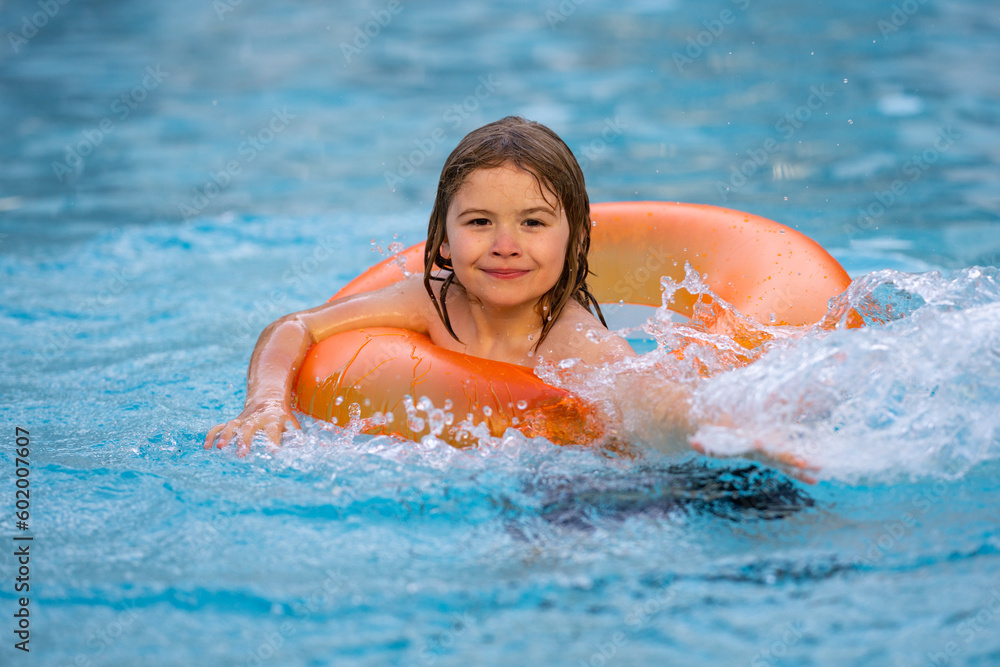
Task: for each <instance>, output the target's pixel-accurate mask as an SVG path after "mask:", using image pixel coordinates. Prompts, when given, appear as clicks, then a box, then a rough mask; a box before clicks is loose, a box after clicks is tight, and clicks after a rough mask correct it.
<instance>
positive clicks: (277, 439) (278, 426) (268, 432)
mask: <svg viewBox="0 0 1000 667" xmlns="http://www.w3.org/2000/svg"><path fill="white" fill-rule="evenodd" d="M284 426H285V425H284V422H271V423H270V424H268V425H267V427H266V428H264V429H263V431H264V437H265V438H267V439H268V440H269V441H270V442H271V444H272V445H274V446H275V447H279V446H281V432H282V430H283V429H284Z"/></svg>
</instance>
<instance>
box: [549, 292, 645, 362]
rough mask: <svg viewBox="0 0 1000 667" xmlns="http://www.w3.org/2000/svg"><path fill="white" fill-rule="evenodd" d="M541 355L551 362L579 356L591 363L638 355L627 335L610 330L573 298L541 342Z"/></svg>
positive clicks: (578, 357)
mask: <svg viewBox="0 0 1000 667" xmlns="http://www.w3.org/2000/svg"><path fill="white" fill-rule="evenodd" d="M541 356H542V358H543V359H545V360H546V361H552V362H559V361H563V360H565V359H579V360H581V361H582V362H583V363H585V364H588V365H600V364H604V363H608V362H612V361H618V360H619V359H623V358H625V357H634V356H636V354H635V351H634V350H633V349H632V347H631V346H630V345H629V344H628V342H627V341H626V340H625V339H624V338H622V337H621V336H619V335H618V334H616V333H614V332H612V331H609V330H608V329H607V328H606V327H605V326H604V325H603V324H601V321H600V320H599V319H597V318H596V317H595V316H594V314H593V313H591V312H590V311H589V310H587V309H586V308H584V307H583V306H581V305H580V304H579V303H577V302H576V301H570V302H569V303H567V304H566V307H565V308H564V309H563V312H562V314H561V315H560V316H559V320H558V321H557V322H556V323H555V325H554V326H553V327H552V330H551V331H550V332H549V335H548V336H546V338H545V341H544V342H543V343H542V350H541Z"/></svg>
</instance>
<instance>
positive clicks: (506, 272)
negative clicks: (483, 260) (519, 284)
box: [483, 269, 528, 280]
mask: <svg viewBox="0 0 1000 667" xmlns="http://www.w3.org/2000/svg"><path fill="white" fill-rule="evenodd" d="M483 273H486V274H487V275H489V276H492V277H493V278H499V279H500V280H513V279H514V278H520V277H521V276H526V275H528V270H527V269H483Z"/></svg>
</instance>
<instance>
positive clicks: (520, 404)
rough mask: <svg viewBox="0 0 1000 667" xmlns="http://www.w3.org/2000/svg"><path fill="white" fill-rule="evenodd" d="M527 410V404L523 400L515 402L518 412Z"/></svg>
mask: <svg viewBox="0 0 1000 667" xmlns="http://www.w3.org/2000/svg"><path fill="white" fill-rule="evenodd" d="M527 408H528V402H527V401H526V400H524V399H523V398H522V399H521V400H520V401H518V402H517V409H518V410H526V409H527Z"/></svg>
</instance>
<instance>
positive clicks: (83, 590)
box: [0, 0, 1000, 666]
mask: <svg viewBox="0 0 1000 667" xmlns="http://www.w3.org/2000/svg"><path fill="white" fill-rule="evenodd" d="M224 3H226V0H221V1H220V2H215V3H213V2H209V1H207V0H200V1H197V2H196V1H194V0H180V1H175V2H150V1H147V2H128V1H122V2H114V3H112V2H97V1H93V2H87V1H85V0H70V1H69V2H67V3H65V4H58V3H51V5H46V4H45V3H36V2H28V1H8V2H4V3H2V4H0V38H2V39H0V41H2V42H3V43H2V44H0V127H2V128H3V132H2V135H0V136H2V139H0V164H2V167H0V275H2V276H3V278H2V282H0V295H2V296H0V336H2V339H3V341H4V347H3V353H2V355H0V371H2V372H0V389H2V395H3V398H4V400H3V402H2V404H0V414H2V415H3V419H2V420H0V422H2V424H3V425H4V429H6V430H5V433H4V434H3V436H2V443H3V446H2V447H0V452H2V454H0V489H2V493H0V495H2V499H0V505H2V507H3V517H4V523H3V530H2V531H0V533H2V539H3V540H5V541H6V543H5V544H4V545H3V546H2V547H0V553H2V554H3V556H2V558H0V562H2V568H0V571H2V573H3V578H2V581H3V585H2V588H0V608H2V614H0V615H2V617H3V618H4V619H5V620H4V621H3V623H2V624H0V626H2V632H0V637H2V641H0V656H2V657H0V662H3V664H21V663H24V664H28V662H29V661H30V662H32V663H33V664H44V665H139V664H162V665H193V664H199V665H217V664H218V665H237V664H239V665H243V664H246V665H260V664H280V665H326V664H338V665H339V664H351V665H390V664H400V665H470V664H476V665H512V664H539V665H574V666H576V665H594V666H600V665H652V664H682V665H701V664H705V665H707V664H748V665H754V666H758V665H778V664H823V665H829V664H838V665H841V664H842V665H859V664H873V665H874V664H877V665H921V664H924V665H933V664H960V665H988V664H998V663H1000V530H998V524H1000V510H998V508H1000V483H998V481H997V479H998V477H1000V418H998V417H997V405H998V403H1000V288H998V284H1000V274H998V269H997V268H996V267H997V266H998V265H1000V214H998V212H1000V194H998V193H1000V177H998V171H997V168H996V165H997V162H998V160H1000V101H998V100H1000V97H998V95H997V92H998V90H1000V40H998V39H997V37H996V35H997V34H998V29H1000V10H998V9H997V5H996V4H995V3H993V2H987V1H986V0H976V1H974V0H957V1H953V2H947V3H945V2H933V1H927V2H920V1H919V0H913V1H912V2H911V1H909V0H907V2H902V3H900V2H888V1H885V2H862V1H860V0H846V1H844V2H836V3H801V2H787V1H778V0H774V1H763V0H740V1H739V2H729V1H720V2H714V3H709V4H705V3H694V2H681V1H679V0H678V1H676V2H650V1H647V0H631V1H628V2H615V3H611V2H598V1H597V0H588V1H586V2H579V3H575V2H569V1H567V2H562V3H558V2H555V1H554V0H553V1H552V2H548V3H540V4H539V3H529V2H512V3H502V4H501V3H495V4H491V5H487V4H475V3H450V2H440V3H409V2H405V3H400V4H395V3H393V4H392V5H391V6H390V3H388V2H385V3H383V2H379V1H378V0H375V1H373V2H370V3H296V4H285V5H277V4H272V5H265V4H262V3H252V2H242V3H239V4H235V3H228V4H224ZM45 7H48V11H49V12H50V13H51V14H52V15H51V16H49V15H48V14H46V13H45ZM390 9H391V10H392V11H390ZM372 12H375V14H374V15H373V14H372ZM379 20H381V22H382V23H381V24H380V23H379ZM383 24H384V25H383ZM366 30H367V31H368V32H369V33H370V34H371V36H370V37H369V36H365V37H364V38H362V37H359V34H360V35H364V33H365V31H366ZM509 113H517V114H521V115H524V116H526V117H529V118H533V119H536V120H539V121H542V122H545V123H547V124H549V125H550V126H551V127H553V129H555V130H556V131H557V132H559V133H560V134H561V136H563V137H564V138H565V140H566V141H567V143H568V144H569V145H570V146H571V147H572V148H573V149H574V150H575V151H576V152H577V154H578V156H579V157H580V159H581V162H582V163H583V165H584V170H585V173H586V177H587V180H588V184H589V191H590V196H591V199H592V200H593V201H613V200H641V199H652V200H675V201H690V202H700V203H709V204H720V205H725V206H730V207H733V208H737V209H742V210H747V211H751V212H753V213H756V214H759V215H763V216H766V217H770V218H773V219H776V220H779V221H781V222H784V223H785V224H788V225H790V226H792V227H795V228H797V229H799V230H801V231H803V232H805V233H806V234H808V235H810V236H812V237H813V238H815V239H816V240H817V241H819V242H820V243H822V244H823V245H824V246H825V247H827V248H828V249H829V250H830V251H831V252H832V254H834V256H836V257H837V258H838V259H839V260H840V261H841V262H842V263H843V264H844V265H845V267H846V268H847V269H848V271H849V272H850V274H851V275H852V277H854V278H855V279H856V280H855V283H854V285H853V286H852V289H851V292H850V293H849V295H848V297H845V299H848V300H845V301H844V303H850V304H851V305H854V306H859V307H863V308H864V309H865V312H866V313H868V314H869V316H870V317H869V319H871V320H872V322H873V324H872V325H871V326H869V327H867V328H865V329H861V330H848V329H844V328H839V329H833V330H831V331H823V332H819V331H816V332H811V333H808V334H806V335H804V336H800V337H797V338H793V339H788V340H782V341H778V342H775V343H774V344H772V345H771V346H769V347H768V349H767V350H766V351H765V352H764V354H763V355H762V356H761V358H760V359H759V360H758V361H757V362H755V363H754V364H752V365H751V366H749V367H747V368H744V369H741V370H733V371H725V370H718V372H716V373H715V374H714V375H713V376H712V377H710V378H709V379H707V380H697V381H693V388H694V398H693V408H692V409H693V410H694V411H695V413H696V414H697V415H700V416H701V417H702V418H709V417H711V416H712V415H717V414H723V413H724V414H729V415H735V416H736V417H737V420H736V424H737V425H736V426H733V427H729V428H722V427H705V428H703V429H702V431H701V432H700V433H699V437H700V438H701V440H702V441H703V442H704V443H705V445H706V446H707V447H708V449H709V450H710V451H712V452H714V453H715V454H717V455H718V457H716V458H707V457H704V456H701V455H697V454H694V453H692V452H690V451H685V450H684V448H681V447H677V446H676V444H677V443H670V442H669V438H668V437H667V436H666V434H663V433H658V432H656V430H655V428H653V427H651V426H650V424H649V423H648V420H646V421H645V422H644V415H643V414H642V413H641V412H633V413H630V414H626V415H622V416H621V418H622V424H623V425H624V426H622V427H623V428H627V429H631V432H632V433H633V434H634V438H633V441H634V443H635V445H636V447H637V449H638V450H639V455H638V456H637V457H636V458H634V459H622V458H617V457H610V456H606V455H604V454H602V453H600V452H595V451H592V450H588V449H581V448H572V447H569V448H557V447H554V446H551V445H549V444H547V443H545V442H542V441H527V440H525V439H524V438H523V437H520V436H518V435H517V434H515V433H511V434H509V435H508V436H507V437H505V438H503V439H500V440H497V441H495V442H488V443H485V444H484V445H483V446H481V447H480V448H478V449H474V450H465V451H457V450H453V449H451V448H448V447H446V446H444V445H441V444H438V443H435V442H433V441H427V442H424V443H420V444H418V443H413V444H412V445H401V444H400V443H397V442H394V441H391V440H388V439H380V438H370V437H364V436H357V435H355V434H352V433H349V432H344V431H342V430H338V429H336V428H333V427H331V426H329V425H325V424H321V423H315V422H311V421H309V420H304V422H305V423H304V427H305V428H304V431H303V432H302V433H301V434H297V435H295V436H292V437H290V438H289V439H288V440H287V441H286V442H285V445H284V447H283V448H281V449H280V450H277V451H272V450H268V449H267V448H265V447H263V446H257V447H256V448H255V449H254V451H253V452H252V454H251V455H250V456H248V457H247V458H246V459H237V458H236V456H235V455H234V453H233V452H231V451H225V452H204V451H203V450H202V449H201V441H202V439H203V437H204V434H205V432H206V431H207V430H208V428H209V427H210V426H211V425H213V424H215V423H217V422H219V421H222V420H225V419H227V418H229V417H230V416H232V415H234V414H236V413H237V412H238V411H239V409H240V407H241V405H242V401H243V396H244V389H243V377H244V374H245V370H246V364H247V361H248V358H249V355H250V351H251V349H252V346H253V342H254V341H255V339H256V336H257V334H258V333H259V331H260V329H261V328H262V327H263V326H264V325H265V324H266V323H267V322H269V321H271V320H272V319H274V318H276V317H277V316H279V315H281V314H284V313H286V312H289V311H293V310H298V309H301V308H305V307H309V306H312V305H315V304H317V303H320V302H322V301H323V300H325V299H326V298H327V297H328V296H329V295H330V294H332V293H333V292H335V291H336V290H337V289H338V288H339V287H340V286H342V285H343V284H344V283H346V282H347V281H348V280H349V279H350V278H351V277H353V276H355V275H356V274H357V273H359V272H360V271H362V270H363V269H364V268H366V267H367V266H369V265H370V264H371V263H373V262H375V261H376V260H377V259H380V258H381V256H382V254H380V251H381V252H385V251H386V250H387V248H388V247H389V246H390V245H391V244H393V243H397V242H402V243H407V244H409V243H413V242H416V241H418V240H420V239H421V238H422V235H423V233H424V231H425V229H426V227H425V225H426V219H427V215H428V213H429V209H430V202H431V200H432V197H433V192H434V186H435V183H436V178H437V175H438V172H439V170H440V166H441V164H442V162H443V160H444V158H445V156H446V155H447V153H448V152H449V151H450V150H451V148H452V147H453V146H454V145H455V143H456V142H457V141H458V140H459V139H460V138H461V137H462V136H463V135H464V134H465V133H466V132H468V131H470V130H472V129H474V128H475V127H477V126H479V125H481V124H482V123H485V122H488V121H491V120H494V119H496V118H498V117H500V116H503V115H506V114H509ZM973 267H980V268H973ZM838 312H839V311H836V309H835V312H834V313H833V314H832V315H831V321H833V320H835V319H836V317H837V313H838ZM617 316H618V315H616V317H617ZM876 320H877V322H876ZM618 322H619V324H621V325H623V324H622V321H621V320H618ZM662 326H666V325H662ZM659 332H660V334H661V337H665V338H664V340H666V339H669V338H670V336H671V335H673V334H672V333H671V332H670V330H669V327H668V330H667V331H666V333H664V331H663V330H662V329H660V330H659ZM633 335H634V336H636V337H637V342H636V345H637V346H640V347H641V348H642V349H643V350H644V351H645V352H646V356H645V357H644V358H645V359H646V360H656V359H660V358H662V355H664V351H663V350H656V349H654V346H653V345H652V344H650V343H648V342H642V341H639V340H638V338H639V337H641V334H640V333H635V334H633ZM658 355H660V356H658ZM599 380H600V381H605V382H608V381H610V380H609V379H608V378H607V377H604V378H603V379H601V378H599V379H598V380H595V383H596V384H595V385H594V387H596V388H594V387H591V389H592V390H593V391H599V390H600V381H599ZM577 381H580V378H577ZM646 416H648V415H646ZM17 427H21V428H23V429H26V430H28V431H29V433H30V443H31V445H30V457H29V458H30V484H31V486H30V488H31V491H32V495H31V497H30V503H31V505H30V521H29V526H30V528H29V530H28V531H19V530H17V529H16V527H15V516H14V513H15V497H14V492H15V478H16V472H15V469H16V467H17V464H16V461H15V448H14V445H15V438H16V434H15V429H16V428H17ZM757 442H764V443H766V444H767V446H769V447H772V448H774V449H777V450H781V451H786V452H790V453H794V454H797V455H801V456H803V457H805V458H807V459H808V460H810V461H812V462H814V463H815V464H816V465H818V467H819V470H818V471H816V472H815V478H816V483H815V484H806V483H804V482H803V481H800V480H798V479H796V478H795V477H794V476H789V475H788V474H786V473H787V471H785V470H782V469H780V468H776V467H774V466H772V465H770V463H769V461H768V460H763V461H757V460H755V459H754V456H755V455H754V454H753V451H752V450H753V447H754V446H755V444H754V443H757ZM726 456H730V458H726ZM748 457H749V458H748ZM15 534H16V535H19V536H25V535H30V536H32V537H33V538H34V539H33V541H32V542H31V560H30V587H31V588H30V602H29V605H28V608H29V610H30V619H31V620H30V633H31V634H30V649H31V653H30V655H25V654H22V653H21V652H20V651H18V650H16V649H15V648H14V644H15V642H16V641H17V638H16V636H15V635H14V633H13V630H14V627H15V626H14V618H13V614H14V613H15V612H16V611H17V609H18V602H17V598H18V597H19V596H20V595H22V594H21V593H15V590H14V577H15V574H16V572H17V569H16V568H17V567H18V564H17V562H16V558H15V557H14V555H13V552H14V550H15V544H16V543H15V542H14V541H13V540H12V539H11V538H12V537H13V536H14V535H15Z"/></svg>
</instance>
